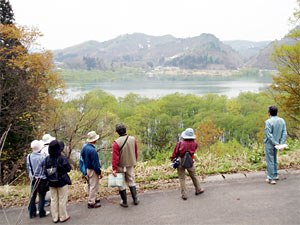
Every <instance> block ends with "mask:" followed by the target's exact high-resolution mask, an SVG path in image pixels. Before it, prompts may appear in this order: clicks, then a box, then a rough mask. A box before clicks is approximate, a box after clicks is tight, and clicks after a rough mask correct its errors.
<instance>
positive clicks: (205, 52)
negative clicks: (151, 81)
mask: <svg viewBox="0 0 300 225" xmlns="http://www.w3.org/2000/svg"><path fill="white" fill-rule="evenodd" d="M53 52H54V55H55V62H56V63H57V65H59V66H60V67H62V68H71V69H100V70H107V69H112V70H114V69H116V68H122V67H139V68H144V69H151V68H153V67H156V66H176V67H180V68H184V69H235V68H238V67H240V66H241V65H242V58H241V56H240V55H239V54H238V52H236V51H235V50H233V49H232V48H231V47H230V46H228V45H225V44H224V43H222V42H221V41H220V40H219V39H218V38H216V37H215V36H214V35H212V34H201V35H200V36H197V37H192V38H185V39H181V38H175V37H173V36H171V35H165V36H150V35H146V34H141V33H134V34H126V35H121V36H119V37H117V38H115V39H112V40H109V41H105V42H97V41H88V42H84V43H82V44H79V45H76V46H72V47H69V48H66V49H62V50H56V51H53Z"/></svg>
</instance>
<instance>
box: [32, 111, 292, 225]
mask: <svg viewBox="0 0 300 225" xmlns="http://www.w3.org/2000/svg"><path fill="white" fill-rule="evenodd" d="M277 111H278V109H277V107H276V106H269V107H268V115H269V119H268V120H266V122H265V139H264V144H265V154H266V162H267V172H268V174H267V179H266V181H267V182H268V183H270V184H276V181H275V180H278V171H277V169H278V165H277V148H276V146H278V145H280V144H284V143H285V141H286V137H287V130H286V125H285V121H284V120H283V119H282V118H280V117H278V116H277ZM116 132H117V133H118V134H119V138H117V139H116V140H115V141H114V143H113V146H112V170H113V175H114V176H117V173H122V174H124V179H125V182H124V184H123V186H121V187H119V194H120V197H121V202H120V205H121V206H122V207H128V203H127V194H126V184H127V185H128V187H129V189H130V192H131V195H132V199H133V204H134V205H138V204H139V202H140V201H139V199H138V197H137V191H136V185H135V179H134V168H135V166H136V163H137V160H138V146H137V141H136V139H135V138H134V137H132V136H128V135H127V132H126V126H125V125H124V124H117V125H116ZM181 138H182V140H180V141H179V142H177V144H176V146H175V148H174V151H173V154H172V156H171V161H174V160H175V159H176V160H177V159H178V166H177V167H176V168H177V172H178V177H179V181H180V188H181V197H182V199H183V200H187V189H186V185H185V170H187V171H188V173H189V175H190V177H191V179H192V181H193V184H194V187H195V195H199V194H202V193H203V192H204V189H203V188H201V187H200V181H199V178H198V177H197V175H196V169H195V166H194V153H195V152H196V150H197V147H198V145H197V142H196V141H195V139H196V136H195V135H194V130H193V129H192V128H187V129H186V130H185V131H183V132H182V134H181ZM98 139H99V135H98V134H97V133H96V132H95V131H91V132H89V133H88V134H87V140H86V141H87V144H85V145H84V147H83V148H82V150H81V153H80V155H81V158H82V160H83V163H84V166H85V168H86V175H87V181H88V203H87V207H88V208H98V207H101V203H100V199H98V198H97V195H98V191H99V180H100V179H102V177H103V176H102V173H101V164H100V161H99V157H98V153H97V150H96V148H95V144H96V142H97V140H98ZM43 140H44V141H38V140H34V141H33V142H32V143H31V148H32V150H33V152H32V153H31V154H29V155H28V156H27V169H28V173H29V177H30V179H31V189H32V192H31V200H30V204H29V207H28V210H29V217H30V218H33V217H36V216H37V211H36V206H35V199H36V195H37V193H39V205H38V207H39V216H40V217H45V216H47V215H48V213H47V212H46V211H45V210H44V199H45V195H46V192H47V191H48V189H47V187H48V186H49V187H50V192H51V214H52V219H53V222H54V223H56V222H59V221H60V222H64V221H67V220H69V219H70V216H69V215H68V213H67V210H66V204H67V200H68V186H67V185H71V180H70V177H69V176H68V172H70V170H71V166H70V164H69V161H68V159H67V158H66V157H65V156H63V155H62V154H61V152H62V151H63V149H64V143H63V142H60V141H57V140H55V138H53V137H51V136H50V135H48V134H47V135H46V136H45V135H44V137H43ZM280 150H282V149H280ZM55 174H56V177H55V176H54V175H55ZM53 177H55V178H53Z"/></svg>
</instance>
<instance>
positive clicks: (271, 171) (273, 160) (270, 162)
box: [265, 146, 278, 180]
mask: <svg viewBox="0 0 300 225" xmlns="http://www.w3.org/2000/svg"><path fill="white" fill-rule="evenodd" d="M265 154H266V162H267V171H268V175H267V178H268V179H269V180H273V179H274V178H275V177H276V176H277V175H278V169H277V168H278V165H277V149H276V148H275V147H273V146H265Z"/></svg>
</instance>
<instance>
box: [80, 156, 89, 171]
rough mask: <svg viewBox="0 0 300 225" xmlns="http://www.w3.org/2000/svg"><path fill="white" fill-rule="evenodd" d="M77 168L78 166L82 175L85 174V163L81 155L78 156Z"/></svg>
mask: <svg viewBox="0 0 300 225" xmlns="http://www.w3.org/2000/svg"><path fill="white" fill-rule="evenodd" d="M79 168H80V171H81V173H82V174H83V175H84V176H85V175H87V172H86V167H85V165H84V161H83V158H82V156H80V160H79Z"/></svg>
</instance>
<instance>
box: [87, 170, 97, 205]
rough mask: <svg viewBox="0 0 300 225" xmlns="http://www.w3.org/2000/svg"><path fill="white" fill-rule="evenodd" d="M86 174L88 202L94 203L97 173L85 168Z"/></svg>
mask: <svg viewBox="0 0 300 225" xmlns="http://www.w3.org/2000/svg"><path fill="white" fill-rule="evenodd" d="M86 172H87V176H88V195H89V196H88V203H89V204H95V203H96V198H97V195H98V191H99V175H98V174H97V173H96V172H95V170H91V169H87V171H86Z"/></svg>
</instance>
